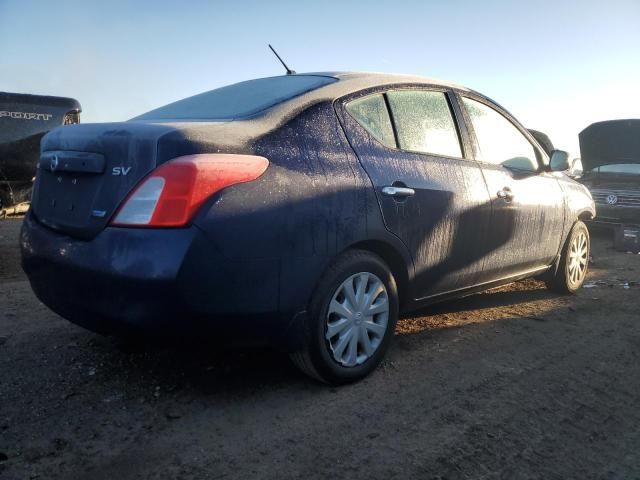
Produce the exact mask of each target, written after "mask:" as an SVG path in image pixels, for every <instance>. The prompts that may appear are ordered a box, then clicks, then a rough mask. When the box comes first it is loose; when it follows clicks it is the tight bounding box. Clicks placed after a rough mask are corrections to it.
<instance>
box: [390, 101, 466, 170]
mask: <svg viewBox="0 0 640 480" xmlns="http://www.w3.org/2000/svg"><path fill="white" fill-rule="evenodd" d="M387 98H388V99H389V106H390V107H391V113H392V115H393V121H394V122H395V125H396V129H397V131H398V143H399V144H400V148H402V149H404V150H411V151H414V152H424V153H431V154H435V155H444V156H447V157H458V158H462V150H461V148H460V140H459V138H458V132H457V130H456V126H455V122H454V120H453V116H452V115H451V109H450V108H449V102H448V101H447V98H446V96H445V94H444V93H443V92H429V91H420V90H397V91H391V92H389V93H387Z"/></svg>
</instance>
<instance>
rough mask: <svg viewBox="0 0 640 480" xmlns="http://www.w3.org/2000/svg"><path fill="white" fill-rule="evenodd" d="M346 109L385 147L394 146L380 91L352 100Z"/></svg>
mask: <svg viewBox="0 0 640 480" xmlns="http://www.w3.org/2000/svg"><path fill="white" fill-rule="evenodd" d="M346 109H347V112H349V114H350V115H351V116H352V117H353V118H355V119H356V121H357V122H358V123H359V124H360V125H362V126H363V127H364V128H365V130H367V131H368V132H369V133H370V134H371V135H373V137H374V138H375V139H377V140H378V141H379V142H381V143H382V144H384V145H386V146H387V147H395V146H396V140H395V137H394V136H393V127H392V126H391V119H390V118H389V112H388V111H387V105H386V103H385V101H384V97H383V96H382V94H381V93H377V94H374V95H369V96H367V97H363V98H358V99H357V100H352V101H351V102H349V103H347V105H346Z"/></svg>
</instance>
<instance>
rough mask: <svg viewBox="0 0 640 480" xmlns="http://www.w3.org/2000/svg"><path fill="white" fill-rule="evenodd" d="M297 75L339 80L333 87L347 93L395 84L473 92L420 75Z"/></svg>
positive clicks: (325, 73)
mask: <svg viewBox="0 0 640 480" xmlns="http://www.w3.org/2000/svg"><path fill="white" fill-rule="evenodd" d="M296 75H309V76H320V77H330V78H335V79H336V80H339V81H338V82H336V83H335V84H332V85H340V86H341V90H344V91H345V93H344V94H347V93H351V92H355V91H358V90H362V89H364V88H371V87H378V86H385V85H394V84H417V85H433V86H440V87H444V88H453V89H457V90H461V91H469V92H470V91H471V90H470V89H468V88H466V87H463V86H461V85H457V84H455V83H451V82H446V81H443V80H439V79H436V78H430V77H423V76H419V75H406V74H399V73H383V72H346V71H344V72H343V71H335V72H332V71H329V72H308V73H296Z"/></svg>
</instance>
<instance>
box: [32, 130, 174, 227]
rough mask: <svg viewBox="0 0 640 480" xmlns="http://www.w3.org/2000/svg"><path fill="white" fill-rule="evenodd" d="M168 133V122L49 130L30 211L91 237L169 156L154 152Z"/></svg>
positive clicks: (52, 224)
mask: <svg viewBox="0 0 640 480" xmlns="http://www.w3.org/2000/svg"><path fill="white" fill-rule="evenodd" d="M172 132H176V128H175V127H174V126H172V125H169V124H145V123H135V122H125V123H108V124H84V125H73V126H67V127H64V128H59V129H56V130H53V131H52V132H50V133H49V134H48V135H46V136H45V137H44V138H43V141H42V144H41V156H40V161H39V163H38V170H37V175H36V182H35V185H34V193H33V199H32V211H33V214H34V215H35V217H36V218H37V219H38V220H39V221H40V222H41V223H43V224H45V225H47V226H48V227H50V228H52V229H55V230H58V231H61V232H64V233H67V234H69V235H71V236H75V237H79V238H86V239H89V238H92V237H93V236H95V235H96V234H97V233H98V232H99V231H101V230H102V229H104V228H105V227H106V226H107V224H108V222H109V220H110V218H111V216H112V215H113V214H114V212H115V210H116V209H117V208H118V206H119V205H120V203H121V202H122V201H123V200H124V199H125V197H126V196H127V194H128V193H129V192H130V191H131V190H132V189H133V188H134V187H135V185H136V184H137V183H138V182H139V181H140V180H141V179H142V178H143V177H144V176H146V175H147V174H148V173H149V172H151V171H152V170H153V169H154V168H155V167H156V166H157V165H158V164H160V163H162V162H163V161H166V160H168V159H169V158H166V157H168V156H170V153H169V152H168V153H169V154H165V155H160V156H159V154H158V151H159V142H160V139H162V138H163V137H165V136H167V135H169V134H171V133H172ZM168 150H172V149H168ZM161 157H165V158H161Z"/></svg>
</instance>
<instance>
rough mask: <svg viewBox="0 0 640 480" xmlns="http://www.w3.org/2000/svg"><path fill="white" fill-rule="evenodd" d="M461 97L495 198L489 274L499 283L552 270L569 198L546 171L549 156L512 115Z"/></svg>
mask: <svg viewBox="0 0 640 480" xmlns="http://www.w3.org/2000/svg"><path fill="white" fill-rule="evenodd" d="M460 98H461V103H462V106H463V108H464V113H465V115H466V118H467V122H468V124H469V125H470V131H471V133H472V138H473V139H474V142H473V144H474V150H475V158H476V159H477V160H478V161H479V163H480V165H481V167H482V170H483V172H484V176H485V179H486V182H487V186H488V188H489V193H490V195H491V202H492V206H493V215H492V218H491V236H492V243H494V244H495V245H496V249H495V250H494V251H493V252H492V253H491V255H488V256H487V258H486V259H485V266H484V268H485V273H486V275H487V276H488V277H489V278H490V279H499V278H502V277H507V276H511V275H517V274H520V273H524V272H527V271H529V270H534V269H537V268H540V267H544V266H547V265H549V264H550V263H551V262H552V261H553V259H554V257H555V256H556V254H557V253H558V249H559V245H560V241H561V237H562V232H563V227H564V211H565V209H564V196H563V194H562V189H561V187H560V185H559V184H558V181H557V179H556V178H555V177H554V176H553V175H552V174H551V173H548V172H546V171H545V169H544V168H543V163H542V160H543V154H542V153H541V152H540V150H539V149H538V148H537V147H536V146H534V144H533V143H532V142H531V141H530V139H529V138H528V137H527V136H526V135H525V133H524V132H525V130H524V129H523V128H520V127H518V126H517V124H516V123H514V122H513V121H512V119H510V118H508V117H507V114H506V112H504V113H503V112H500V111H498V110H497V109H496V108H495V107H494V106H492V105H490V104H489V103H488V102H486V101H483V99H481V98H472V97H470V96H469V97H468V96H466V94H465V95H464V96H462V97H460Z"/></svg>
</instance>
